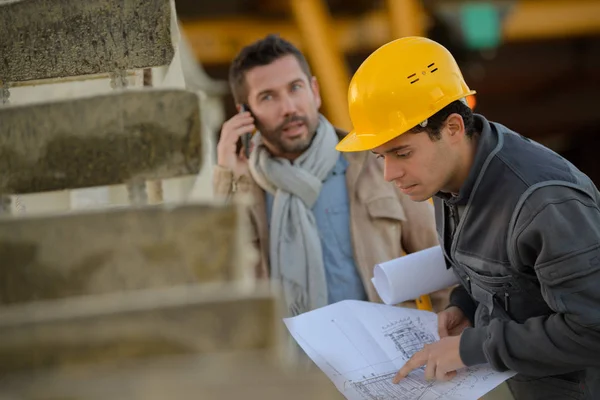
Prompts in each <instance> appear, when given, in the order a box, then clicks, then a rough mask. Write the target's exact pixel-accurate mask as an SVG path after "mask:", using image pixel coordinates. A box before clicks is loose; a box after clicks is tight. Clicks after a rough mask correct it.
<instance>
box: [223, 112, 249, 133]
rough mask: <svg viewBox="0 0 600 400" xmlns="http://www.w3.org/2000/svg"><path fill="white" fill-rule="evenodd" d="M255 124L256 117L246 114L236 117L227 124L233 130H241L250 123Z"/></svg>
mask: <svg viewBox="0 0 600 400" xmlns="http://www.w3.org/2000/svg"><path fill="white" fill-rule="evenodd" d="M253 122H254V117H252V115H251V114H250V113H247V112H245V113H241V114H236V115H234V116H233V117H231V119H230V120H229V121H227V122H226V123H227V125H229V126H230V127H231V128H233V129H235V128H239V127H240V126H242V125H245V124H248V123H253Z"/></svg>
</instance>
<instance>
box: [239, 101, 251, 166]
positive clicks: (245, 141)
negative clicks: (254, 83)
mask: <svg viewBox="0 0 600 400" xmlns="http://www.w3.org/2000/svg"><path fill="white" fill-rule="evenodd" d="M245 111H250V107H248V105H246V104H242V106H241V107H240V112H245ZM250 114H252V112H251V111H250ZM240 139H241V141H242V148H243V149H244V155H245V156H246V158H250V141H251V140H252V132H246V133H244V134H243V135H242V136H241V137H240Z"/></svg>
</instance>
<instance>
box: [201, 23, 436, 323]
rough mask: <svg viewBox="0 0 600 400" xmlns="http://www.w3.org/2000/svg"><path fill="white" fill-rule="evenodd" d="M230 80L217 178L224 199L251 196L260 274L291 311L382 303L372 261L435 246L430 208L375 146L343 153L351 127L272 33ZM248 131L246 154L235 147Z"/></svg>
mask: <svg viewBox="0 0 600 400" xmlns="http://www.w3.org/2000/svg"><path fill="white" fill-rule="evenodd" d="M229 83H230V85H231V89H232V92H233V96H234V100H235V102H236V104H237V107H238V111H241V112H239V113H237V114H236V115H234V116H233V117H232V118H231V119H229V120H228V121H227V122H225V124H224V125H223V128H222V131H221V135H220V139H219V143H218V145H217V164H218V165H217V166H216V168H215V172H214V180H213V184H214V189H215V194H216V196H217V197H221V198H226V199H230V200H231V199H233V200H235V198H236V197H238V196H240V195H244V194H246V195H248V194H250V195H251V197H252V199H253V205H252V206H251V207H250V208H249V218H250V222H251V224H250V225H251V228H252V238H253V244H254V246H255V247H256V249H257V250H258V253H259V255H260V259H259V261H258V263H257V265H256V269H255V273H256V276H257V278H259V279H271V280H273V281H275V282H277V284H279V285H280V287H281V288H282V289H283V294H284V299H285V302H286V306H287V312H288V315H290V316H293V315H298V314H301V313H303V312H306V311H310V310H313V309H316V308H319V307H322V306H325V305H327V304H331V303H335V302H338V301H341V300H346V299H356V300H370V301H380V299H379V297H378V296H377V293H376V291H375V289H374V287H373V285H372V283H371V278H372V273H373V272H372V271H373V266H374V265H375V264H377V263H380V262H383V261H387V260H390V259H394V258H398V257H400V256H402V255H403V254H404V253H412V252H416V251H419V250H423V249H426V248H429V247H432V246H436V245H437V244H438V241H437V235H436V231H435V223H434V216H433V213H432V207H431V205H430V204H427V203H415V202H412V201H410V199H409V198H408V197H406V196H405V195H403V194H402V193H401V192H400V191H399V190H398V189H397V188H395V187H394V186H393V185H391V184H389V183H388V182H386V181H385V180H384V179H383V173H382V171H383V170H382V164H381V161H380V160H377V159H376V158H375V156H374V155H373V154H371V153H370V152H362V153H355V154H342V153H340V152H339V151H337V150H336V148H335V147H336V145H337V144H338V142H339V140H340V139H341V138H342V137H344V135H345V134H346V132H342V131H341V130H339V129H337V128H336V127H334V126H333V125H332V124H331V123H330V122H329V121H328V120H327V119H326V118H325V117H324V116H323V115H322V114H321V113H320V112H319V108H320V106H321V97H320V94H319V84H318V82H317V79H316V78H315V77H314V76H313V75H312V74H311V71H310V67H309V65H308V62H307V61H306V59H305V58H304V56H303V55H302V53H301V52H300V51H299V50H298V49H297V48H296V47H295V46H294V45H292V44H291V43H289V42H288V41H286V40H284V39H282V38H280V37H278V36H276V35H269V36H267V37H265V38H264V39H262V40H259V41H257V42H255V43H253V44H251V45H249V46H247V47H245V48H244V49H242V50H241V52H240V53H239V55H238V56H237V57H236V58H235V60H234V61H233V63H232V65H231V67H230V74H229ZM242 106H244V108H246V107H247V108H248V109H246V110H245V111H243V110H242ZM343 106H344V105H343V104H340V107H343ZM248 132H256V133H255V134H254V135H253V137H252V149H251V152H250V157H249V158H248V157H246V155H245V154H244V150H243V149H241V150H240V149H239V146H237V143H238V141H239V139H240V137H242V136H243V135H246V134H247V133H248ZM351 216H352V217H351ZM435 300H436V299H435V298H434V304H435Z"/></svg>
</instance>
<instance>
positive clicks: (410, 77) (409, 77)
mask: <svg viewBox="0 0 600 400" xmlns="http://www.w3.org/2000/svg"><path fill="white" fill-rule="evenodd" d="M415 76H417V74H412V75H411V76H407V77H406V79H409V80H410V79H412V78H414V77H415ZM418 80H419V78H417V79H415V80H414V81H410V84H411V85H412V84H413V83H415V82H417V81H418Z"/></svg>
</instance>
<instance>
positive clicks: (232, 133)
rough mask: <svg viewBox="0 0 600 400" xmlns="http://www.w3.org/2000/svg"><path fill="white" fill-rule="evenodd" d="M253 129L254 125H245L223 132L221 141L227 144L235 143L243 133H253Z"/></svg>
mask: <svg viewBox="0 0 600 400" xmlns="http://www.w3.org/2000/svg"><path fill="white" fill-rule="evenodd" d="M254 129H255V126H254V124H246V125H241V126H240V127H238V128H236V129H227V130H223V134H222V135H221V140H225V141H227V143H229V144H231V143H235V142H237V140H238V139H239V138H240V136H242V135H243V134H245V133H248V132H253V131H254Z"/></svg>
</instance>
